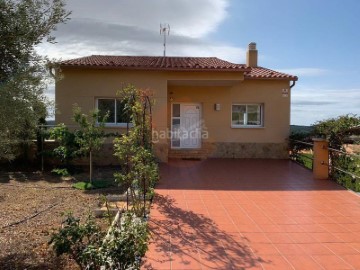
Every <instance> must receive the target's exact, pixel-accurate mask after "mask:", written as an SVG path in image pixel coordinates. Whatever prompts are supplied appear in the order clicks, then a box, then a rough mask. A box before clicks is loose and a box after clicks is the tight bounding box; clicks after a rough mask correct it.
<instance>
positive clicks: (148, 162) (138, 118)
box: [114, 85, 159, 216]
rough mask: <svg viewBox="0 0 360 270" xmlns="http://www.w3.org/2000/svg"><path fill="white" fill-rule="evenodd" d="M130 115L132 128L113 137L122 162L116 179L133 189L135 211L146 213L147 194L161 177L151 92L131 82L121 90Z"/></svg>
mask: <svg viewBox="0 0 360 270" xmlns="http://www.w3.org/2000/svg"><path fill="white" fill-rule="evenodd" d="M119 96H120V97H121V98H122V100H123V102H124V103H125V110H127V113H128V114H129V115H130V119H131V121H132V124H133V126H132V128H131V129H130V130H129V131H128V133H127V134H124V135H122V136H120V137H118V138H116V139H115V140H114V148H115V153H114V155H115V156H116V157H117V158H118V160H119V162H120V168H121V170H120V172H118V173H115V174H114V176H115V179H116V180H117V181H118V182H119V183H121V184H122V185H123V186H125V187H126V188H129V189H130V195H131V197H132V203H133V209H134V211H135V213H136V215H138V216H141V215H143V214H145V205H144V203H143V198H144V196H146V195H148V196H150V195H151V194H153V187H154V186H155V183H156V182H157V180H158V178H159V172H158V165H157V163H156V161H155V157H154V155H153V153H152V136H151V135H152V134H151V129H152V127H151V106H152V101H151V100H150V93H149V92H147V91H142V90H138V89H136V88H135V87H134V86H132V85H129V86H127V87H126V88H124V89H122V91H120V93H119Z"/></svg>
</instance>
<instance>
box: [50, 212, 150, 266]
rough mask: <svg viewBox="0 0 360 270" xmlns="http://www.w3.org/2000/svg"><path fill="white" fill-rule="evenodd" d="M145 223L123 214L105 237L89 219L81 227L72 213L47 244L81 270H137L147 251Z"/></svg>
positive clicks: (130, 215)
mask: <svg viewBox="0 0 360 270" xmlns="http://www.w3.org/2000/svg"><path fill="white" fill-rule="evenodd" d="M148 238H149V233H148V229H147V223H146V222H143V221H141V220H140V219H138V218H135V217H134V215H133V214H131V213H125V214H124V215H123V216H122V218H121V224H120V226H115V227H112V228H111V229H110V231H109V235H108V237H106V239H105V233H103V232H101V230H100V228H99V226H97V225H96V224H95V222H94V219H93V218H92V217H90V216H89V217H88V218H87V219H86V221H85V222H84V224H81V223H80V220H79V219H77V218H75V217H74V216H73V215H72V214H71V213H70V214H68V215H67V217H66V220H65V221H64V223H63V226H62V228H61V229H60V230H59V231H58V232H57V233H55V234H53V235H52V237H51V240H50V242H49V243H50V244H51V245H52V246H53V249H54V250H55V252H56V254H57V255H61V254H69V255H70V256H71V257H72V258H73V259H74V260H75V261H76V262H77V263H78V265H79V266H80V267H81V268H82V269H85V268H86V269H94V270H95V269H100V267H101V266H103V267H105V269H119V270H125V269H140V262H141V257H142V256H144V255H145V252H146V250H147V241H148Z"/></svg>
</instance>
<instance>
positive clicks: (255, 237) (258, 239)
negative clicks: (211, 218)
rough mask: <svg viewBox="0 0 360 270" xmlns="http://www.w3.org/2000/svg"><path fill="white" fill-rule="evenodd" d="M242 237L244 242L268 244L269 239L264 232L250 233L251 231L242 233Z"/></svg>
mask: <svg viewBox="0 0 360 270" xmlns="http://www.w3.org/2000/svg"><path fill="white" fill-rule="evenodd" d="M242 239H243V241H244V242H247V243H268V244H270V242H271V241H270V239H269V238H268V237H267V234H265V233H261V232H260V233H259V232H258V233H252V232H246V233H242Z"/></svg>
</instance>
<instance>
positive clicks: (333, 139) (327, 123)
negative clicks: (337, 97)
mask: <svg viewBox="0 0 360 270" xmlns="http://www.w3.org/2000/svg"><path fill="white" fill-rule="evenodd" d="M359 126H360V117H358V116H357V115H353V114H347V115H343V116H339V117H337V118H331V119H327V120H324V121H319V122H317V123H315V124H314V128H315V130H314V133H315V134H316V135H317V136H318V137H323V138H326V139H328V140H329V146H330V147H331V148H335V149H338V150H340V149H341V148H342V146H343V144H344V141H345V139H346V136H348V135H351V129H352V128H354V127H359Z"/></svg>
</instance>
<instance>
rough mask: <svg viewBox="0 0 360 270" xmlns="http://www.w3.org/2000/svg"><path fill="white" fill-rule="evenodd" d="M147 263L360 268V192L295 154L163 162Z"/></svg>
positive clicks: (159, 265) (189, 266)
mask: <svg viewBox="0 0 360 270" xmlns="http://www.w3.org/2000/svg"><path fill="white" fill-rule="evenodd" d="M149 226H150V230H151V243H150V245H149V250H148V252H147V253H146V257H145V260H144V264H143V267H142V269H179V270H180V269H182V270H183V269H191V270H197V269H277V270H279V269H360V197H359V196H358V195H357V194H355V193H353V192H350V191H347V190H345V189H344V188H342V187H341V186H339V185H337V184H336V183H335V182H332V181H329V180H314V179H313V175H312V172H311V171H309V170H307V169H305V168H303V167H301V166H299V165H297V164H295V163H293V162H291V161H289V160H265V159H264V160H260V159H206V160H201V161H198V160H180V159H178V160H169V162H168V163H167V164H164V163H163V164H161V180H160V182H159V183H158V185H157V187H156V196H155V198H154V203H153V205H152V209H151V213H150V219H149Z"/></svg>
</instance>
